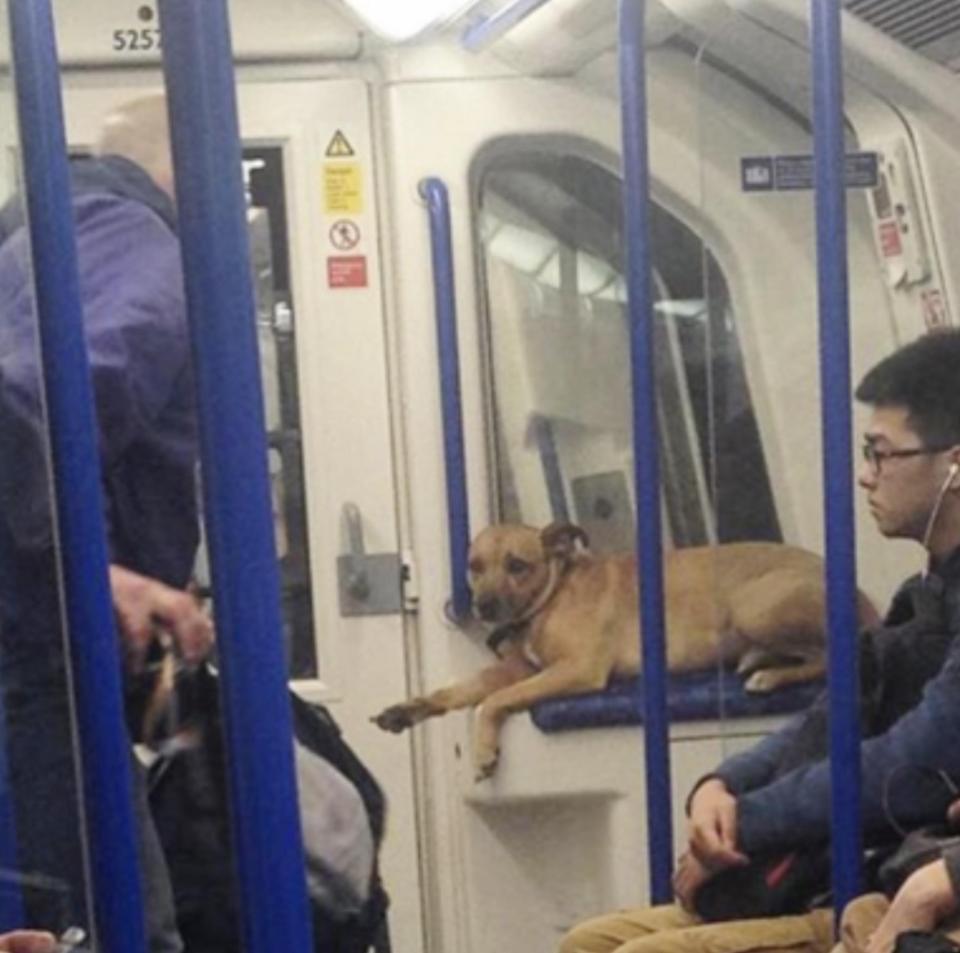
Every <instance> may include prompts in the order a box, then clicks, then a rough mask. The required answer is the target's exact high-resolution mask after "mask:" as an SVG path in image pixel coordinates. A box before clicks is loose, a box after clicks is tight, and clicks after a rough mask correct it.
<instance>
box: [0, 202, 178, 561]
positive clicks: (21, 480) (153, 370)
mask: <svg viewBox="0 0 960 953" xmlns="http://www.w3.org/2000/svg"><path fill="white" fill-rule="evenodd" d="M76 235H77V252H78V264H79V271H80V289H81V297H82V301H83V310H84V330H85V334H86V341H87V351H88V359H89V362H90V372H91V379H92V383H93V390H94V397H95V403H96V412H97V424H98V431H99V442H100V457H101V465H102V467H103V468H104V469H105V470H106V469H109V467H110V466H111V465H112V464H113V463H114V461H116V460H117V459H119V457H120V456H121V455H122V454H123V452H124V451H125V449H126V448H127V447H129V446H130V444H131V443H132V442H134V441H135V440H136V439H137V435H138V434H139V433H140V432H142V430H143V428H145V427H148V426H149V425H150V423H151V420H152V419H153V416H154V415H155V413H156V412H157V410H158V409H159V408H160V407H162V406H163V404H164V403H165V401H166V400H167V398H168V396H169V394H170V390H171V388H172V387H173V386H174V385H175V383H176V382H177V381H178V380H181V379H182V372H183V368H184V365H185V362H186V361H187V359H188V357H187V355H188V343H187V333H186V320H185V313H184V297H183V278H182V272H181V266H180V255H179V245H178V242H177V239H176V237H175V235H174V234H173V233H172V232H171V231H170V229H169V228H168V227H167V226H166V225H165V224H163V222H162V221H161V220H160V219H159V218H158V217H157V216H156V215H154V214H153V213H152V212H151V211H150V210H149V209H147V208H146V207H145V206H143V205H141V204H140V203H139V202H135V201H131V200H127V199H120V198H116V197H113V196H109V195H106V194H103V195H95V196H87V197H85V198H84V199H83V200H82V201H81V204H80V206H79V207H78V211H77V233H76ZM25 247H26V236H25V234H23V233H22V232H21V233H20V234H18V235H16V236H15V237H14V238H11V239H9V240H8V241H7V242H6V243H5V244H4V246H3V249H2V262H0V278H2V281H3V283H4V284H5V285H6V286H7V287H6V291H7V294H8V295H15V298H16V300H15V302H14V301H13V300H12V299H11V300H10V301H9V302H7V303H8V304H11V305H12V304H14V303H15V304H16V307H10V308H8V309H6V310H5V315H4V317H5V325H6V326H5V328H4V329H3V331H2V341H0V425H2V427H3V429H4V435H3V442H4V444H5V445H6V444H9V445H10V449H11V451H13V454H14V455H13V456H12V457H7V460H6V462H5V464H4V465H3V466H2V471H3V472H2V474H0V491H2V495H3V497H4V500H3V502H4V506H3V510H4V512H5V514H6V516H7V519H8V522H9V528H10V530H11V533H12V537H13V539H14V541H15V543H16V545H17V546H19V547H24V548H28V549H37V548H39V547H44V546H49V545H50V534H51V522H50V502H49V499H50V496H49V489H48V479H47V463H46V436H45V426H44V422H43V419H42V410H41V408H42V396H41V389H42V378H41V372H40V359H39V351H38V347H37V343H36V329H35V322H36V318H35V314H34V309H33V306H32V287H31V283H32V279H31V278H30V276H29V274H28V273H26V271H25V270H24V268H23V254H24V249H25ZM12 461H16V465H13V464H12ZM11 500H16V501H18V505H15V506H10V505H7V504H8V502H9V501H11ZM105 509H106V508H105ZM107 516H108V517H109V513H107ZM108 535H109V525H108Z"/></svg>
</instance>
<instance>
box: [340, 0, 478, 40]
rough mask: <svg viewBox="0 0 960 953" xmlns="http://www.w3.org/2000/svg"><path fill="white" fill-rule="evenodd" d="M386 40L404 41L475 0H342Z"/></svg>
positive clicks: (449, 17) (464, 8)
mask: <svg viewBox="0 0 960 953" xmlns="http://www.w3.org/2000/svg"><path fill="white" fill-rule="evenodd" d="M344 2H345V3H346V4H347V5H348V6H349V7H351V8H352V9H353V10H354V12H355V13H356V14H357V15H358V16H359V17H361V18H362V19H363V20H365V21H366V23H367V24H369V26H370V28H371V29H372V30H374V32H376V33H379V34H380V35H381V36H383V37H385V38H386V39H388V40H407V39H409V38H410V37H412V36H416V35H417V34H418V33H422V32H423V31H424V30H426V29H427V27H430V26H434V25H437V24H440V23H443V22H444V21H446V20H449V19H451V18H453V17H454V16H455V15H456V14H458V13H462V12H463V11H464V10H466V9H467V8H469V7H471V6H473V5H474V4H475V3H476V0H344Z"/></svg>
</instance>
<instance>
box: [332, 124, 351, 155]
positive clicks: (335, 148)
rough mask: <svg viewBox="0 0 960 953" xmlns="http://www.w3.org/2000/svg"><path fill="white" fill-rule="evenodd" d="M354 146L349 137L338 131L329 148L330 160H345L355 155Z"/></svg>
mask: <svg viewBox="0 0 960 953" xmlns="http://www.w3.org/2000/svg"><path fill="white" fill-rule="evenodd" d="M354 154H355V153H354V151H353V146H351V145H350V142H349V140H348V139H347V137H346V136H345V135H344V134H343V133H342V132H341V131H340V130H339V129H338V130H337V131H336V132H335V133H334V134H333V138H332V139H331V140H330V145H328V146H327V157H328V158H330V159H344V158H346V157H347V156H352V155H354Z"/></svg>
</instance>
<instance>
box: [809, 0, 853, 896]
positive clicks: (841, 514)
mask: <svg viewBox="0 0 960 953" xmlns="http://www.w3.org/2000/svg"><path fill="white" fill-rule="evenodd" d="M810 11H811V21H812V47H813V60H812V68H813V99H814V101H813V115H814V160H815V181H816V204H817V269H818V276H819V286H818V304H819V321H820V381H821V415H822V426H823V447H824V464H823V485H824V496H825V525H826V542H827V568H826V574H827V580H826V582H827V615H828V631H829V634H830V658H829V693H830V763H831V778H832V785H831V799H832V805H831V807H832V824H833V835H832V836H833V894H834V907H835V909H836V910H837V911H838V913H839V911H841V910H842V909H843V907H844V905H845V904H846V903H847V902H848V901H849V900H851V899H853V897H855V896H856V895H857V894H858V893H860V891H861V876H860V865H861V857H862V838H861V827H860V735H859V714H858V698H859V676H858V655H857V630H858V621H857V595H856V593H857V585H856V575H857V573H856V555H855V551H854V519H853V458H852V447H851V431H852V415H851V409H850V386H851V385H850V316H849V298H848V283H847V215H846V192H845V188H846V187H845V181H844V151H845V147H844V123H843V71H842V46H841V43H842V40H841V27H840V23H841V20H840V5H839V4H838V3H837V2H836V0H811V3H810Z"/></svg>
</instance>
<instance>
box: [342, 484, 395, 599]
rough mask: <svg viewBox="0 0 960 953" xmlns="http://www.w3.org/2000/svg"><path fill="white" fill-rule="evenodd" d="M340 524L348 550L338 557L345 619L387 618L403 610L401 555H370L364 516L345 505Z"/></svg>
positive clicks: (352, 505)
mask: <svg viewBox="0 0 960 953" xmlns="http://www.w3.org/2000/svg"><path fill="white" fill-rule="evenodd" d="M340 525H341V532H342V534H343V543H344V549H345V551H344V552H342V553H341V554H340V556H339V557H338V558H337V578H338V583H339V590H340V614H341V615H342V616H357V615H388V614H392V613H396V612H402V611H403V592H402V576H403V567H402V565H401V562H400V555H399V554H398V553H368V552H367V547H366V544H365V542H364V539H363V516H362V515H361V513H360V507H359V506H357V504H356V503H344V504H343V507H342V508H341V510H340Z"/></svg>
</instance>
